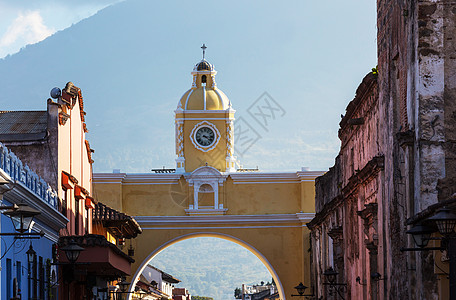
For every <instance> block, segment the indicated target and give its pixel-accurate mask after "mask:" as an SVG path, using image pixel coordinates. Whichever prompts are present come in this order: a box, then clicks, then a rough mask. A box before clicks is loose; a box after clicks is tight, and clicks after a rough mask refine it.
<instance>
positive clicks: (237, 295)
mask: <svg viewBox="0 0 456 300" xmlns="http://www.w3.org/2000/svg"><path fill="white" fill-rule="evenodd" d="M234 298H236V299H241V298H242V291H241V289H240V288H238V287H237V288H235V289H234Z"/></svg>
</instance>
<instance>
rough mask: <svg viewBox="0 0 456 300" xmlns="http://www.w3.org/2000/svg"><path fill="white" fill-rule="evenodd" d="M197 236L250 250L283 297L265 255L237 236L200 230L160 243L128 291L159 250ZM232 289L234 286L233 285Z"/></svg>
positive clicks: (143, 263)
mask: <svg viewBox="0 0 456 300" xmlns="http://www.w3.org/2000/svg"><path fill="white" fill-rule="evenodd" d="M199 237H212V238H220V239H223V240H227V241H230V242H234V243H235V244H237V245H240V246H241V247H243V248H244V249H247V250H248V251H249V252H251V253H252V254H253V255H255V256H256V257H257V258H258V259H259V260H260V261H261V263H262V264H263V265H264V266H265V267H266V269H267V270H268V271H269V274H270V275H271V277H272V278H273V280H274V282H275V284H276V287H277V290H278V293H279V296H280V299H285V297H284V290H283V286H282V283H281V281H280V279H279V277H278V275H277V273H276V271H275V270H274V268H273V267H272V265H271V263H270V262H269V261H268V260H267V259H266V257H264V255H262V254H261V253H260V252H259V251H258V250H257V249H255V248H254V247H253V246H252V245H250V244H248V243H246V242H245V241H242V240H241V239H239V238H236V237H234V236H231V235H228V234H223V233H214V232H200V233H190V234H185V235H182V236H179V237H176V238H174V239H172V240H170V241H168V242H166V243H164V244H162V245H161V246H159V247H158V248H156V249H155V250H153V251H152V252H151V253H150V255H149V256H148V257H147V258H146V259H144V260H143V261H142V263H141V265H140V266H139V267H138V269H137V270H136V273H135V274H134V276H133V277H132V280H131V283H132V284H131V286H130V289H129V291H130V292H132V291H133V290H134V288H135V284H136V282H137V280H138V279H139V276H140V275H141V273H142V272H143V271H144V269H145V268H146V266H147V265H148V264H149V263H150V262H151V261H152V260H153V259H154V257H156V256H157V255H158V254H159V253H160V252H162V251H163V250H165V249H166V248H168V247H170V246H171V245H173V244H176V243H178V242H181V241H184V240H188V239H192V238H199ZM233 289H234V287H233ZM129 299H131V298H129Z"/></svg>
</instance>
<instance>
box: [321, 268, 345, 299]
mask: <svg viewBox="0 0 456 300" xmlns="http://www.w3.org/2000/svg"><path fill="white" fill-rule="evenodd" d="M337 274H339V272H337V271H336V270H334V269H333V267H330V268H328V269H327V270H326V271H324V272H323V276H325V277H326V280H327V281H328V282H324V283H323V285H329V295H330V296H331V295H332V294H333V292H334V291H336V293H337V294H338V295H339V297H340V298H341V299H342V300H345V298H344V296H343V293H344V292H346V288H347V284H346V283H337V282H336V277H337Z"/></svg>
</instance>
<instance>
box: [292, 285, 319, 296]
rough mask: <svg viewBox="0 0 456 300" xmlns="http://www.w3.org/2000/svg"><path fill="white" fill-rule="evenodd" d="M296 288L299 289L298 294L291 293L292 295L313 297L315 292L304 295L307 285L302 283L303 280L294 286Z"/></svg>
mask: <svg viewBox="0 0 456 300" xmlns="http://www.w3.org/2000/svg"><path fill="white" fill-rule="evenodd" d="M294 288H295V289H296V291H298V295H293V294H291V297H313V296H314V294H311V295H304V293H305V291H306V289H307V287H306V286H305V285H304V284H302V282H300V283H299V284H298V285H297V286H295V287H294Z"/></svg>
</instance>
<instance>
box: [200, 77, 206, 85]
mask: <svg viewBox="0 0 456 300" xmlns="http://www.w3.org/2000/svg"><path fill="white" fill-rule="evenodd" d="M206 81H207V79H206V75H203V76H202V77H201V83H202V86H206Z"/></svg>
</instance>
